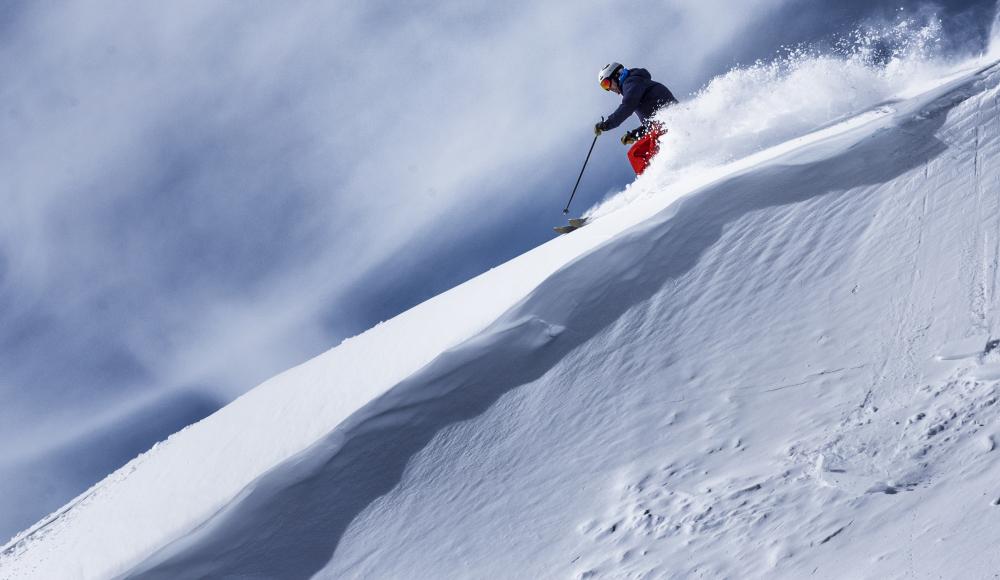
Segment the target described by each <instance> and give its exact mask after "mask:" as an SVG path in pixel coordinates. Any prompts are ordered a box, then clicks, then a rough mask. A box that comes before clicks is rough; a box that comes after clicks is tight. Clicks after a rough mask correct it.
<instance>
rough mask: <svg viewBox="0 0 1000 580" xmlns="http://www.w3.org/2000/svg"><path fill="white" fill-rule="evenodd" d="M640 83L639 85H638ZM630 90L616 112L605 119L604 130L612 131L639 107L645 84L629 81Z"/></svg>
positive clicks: (626, 92)
mask: <svg viewBox="0 0 1000 580" xmlns="http://www.w3.org/2000/svg"><path fill="white" fill-rule="evenodd" d="M637 85H638V86H637ZM628 88H629V90H627V91H625V94H624V95H623V96H622V104H621V105H618V108H617V109H615V112H614V113H611V115H610V116H609V117H608V118H607V119H606V120H605V121H604V123H603V124H602V125H603V126H602V127H601V130H602V131H610V130H612V129H614V128H615V127H617V126H618V125H621V124H622V123H624V122H625V119H628V118H629V116H630V115H632V113H634V112H635V110H636V109H638V108H639V101H640V100H642V92H643V91H642V89H644V88H645V86H644V85H641V84H640V83H629V87H628Z"/></svg>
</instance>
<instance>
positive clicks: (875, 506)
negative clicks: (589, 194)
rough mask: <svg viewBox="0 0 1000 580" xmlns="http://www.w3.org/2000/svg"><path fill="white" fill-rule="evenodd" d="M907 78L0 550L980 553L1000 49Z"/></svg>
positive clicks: (642, 210) (327, 361) (157, 566)
mask: <svg viewBox="0 0 1000 580" xmlns="http://www.w3.org/2000/svg"><path fill="white" fill-rule="evenodd" d="M896 88H897V89H898V90H897V91H896V92H895V93H893V94H882V93H879V94H877V95H875V96H874V97H873V98H874V99H875V102H873V103H870V105H868V106H866V107H864V108H862V109H861V110H854V114H852V115H846V116H845V115H841V114H839V113H838V115H837V117H838V118H837V119H835V120H834V121H831V122H827V123H820V125H822V126H821V127H819V128H818V129H817V130H814V131H798V130H797V131H795V132H794V134H792V135H783V139H784V137H792V138H791V139H790V140H782V139H778V140H777V141H775V142H774V143H771V145H773V146H771V147H769V148H767V149H765V150H763V151H759V152H756V153H754V154H752V155H750V156H741V155H734V156H733V158H731V159H729V158H726V159H720V160H719V163H720V164H717V165H713V166H712V167H709V168H704V167H702V168H699V169H698V170H696V171H695V170H692V171H686V172H682V173H683V175H676V176H673V177H671V178H669V179H668V178H667V177H666V176H665V175H666V173H667V169H669V167H670V163H671V158H670V157H669V156H665V157H664V158H663V160H661V161H660V167H658V168H657V169H656V170H654V171H653V172H652V173H651V174H650V175H647V176H644V177H643V178H642V179H640V180H638V181H637V182H636V183H635V184H633V185H632V186H630V189H629V190H628V191H626V192H625V193H624V195H626V196H629V201H630V203H628V204H621V208H620V209H618V210H617V211H613V212H611V211H609V212H607V213H605V214H603V215H602V217H600V218H599V219H597V220H596V221H595V222H594V223H593V224H592V225H588V226H587V227H586V228H583V229H581V230H579V231H577V232H574V233H573V234H571V235H569V236H566V237H562V238H559V239H556V240H553V241H552V242H550V243H548V244H546V245H544V246H541V247H539V248H537V249H535V250H533V251H531V252H529V253H527V254H525V255H524V256H521V257H519V258H517V259H515V260H513V261H511V262H509V263H507V264H504V265H503V266H501V267H498V268H496V269H494V270H492V271H490V272H487V273H485V274H483V275H481V276H479V277H477V278H475V279H473V280H471V281H469V282H468V283H466V284H463V285H462V286H459V287H457V288H455V289H453V290H451V291H449V292H446V293H444V294H442V295H440V296H438V297H436V298H434V299H432V300H430V301H428V302H426V303H424V304H422V305H420V306H418V307H416V308H414V309H412V310H410V311H408V312H406V313H404V314H402V315H400V316H399V317H397V318H395V319H393V320H391V321H389V322H386V323H384V324H381V325H379V326H377V327H375V328H373V329H372V330H370V331H368V332H366V333H365V334H363V335H361V336H358V337H356V338H354V339H351V340H349V341H345V342H344V343H343V344H341V345H340V346H338V347H337V348H335V349H333V350H331V351H330V352H328V353H326V354H324V355H322V356H320V357H318V358H316V359H314V360H312V361H310V362H308V363H306V364H304V365H301V366H300V367H297V368H295V369H292V370H290V371H288V372H286V373H284V374H282V375H280V376H278V377H275V378H274V379H272V380H270V381H268V382H266V383H264V384H263V385H261V386H260V387H258V388H257V389H255V390H254V391H252V392H250V393H248V394H247V395H245V396H243V397H241V398H240V399H238V400H237V401H235V402H234V403H232V404H231V405H229V406H227V407H225V408H224V409H222V410H221V411H219V412H218V413H216V414H214V415H212V416H210V417H209V418H207V419H205V420H203V421H201V422H200V423H198V424H196V425H194V426H192V427H190V428H188V429H185V430H183V431H181V432H180V433H178V434H176V435H174V436H172V437H171V438H170V439H168V440H167V441H166V442H164V443H162V444H160V445H157V446H156V447H154V448H153V449H152V450H150V451H149V452H147V453H145V454H144V455H142V456H140V457H138V458H136V459H135V460H134V461H133V462H131V463H130V464H128V465H127V466H125V467H124V468H122V469H121V470H119V471H118V472H116V473H114V474H112V475H111V476H109V477H108V478H107V479H106V480H105V481H103V482H101V483H100V484H98V485H96V486H95V487H94V488H92V489H91V490H89V491H88V492H87V493H85V494H84V495H82V496H81V497H79V498H77V499H76V500H75V501H74V502H72V503H71V504H70V505H68V506H66V507H65V508H63V509H62V510H60V511H59V512H57V513H55V514H53V515H52V516H50V517H49V518H47V519H46V520H44V521H42V522H39V523H38V524H37V525H35V526H34V527H32V528H31V529H29V530H26V531H25V532H24V533H22V534H20V535H19V536H18V537H17V538H15V539H14V540H13V541H12V542H11V543H9V544H8V545H7V546H5V547H4V548H3V552H2V555H0V576H2V577H4V578H106V577H114V576H121V577H129V578H182V577H183V578H198V577H225V576H230V577H261V578H272V577H273V578H307V577H319V578H344V577H359V578H469V577H480V578H505V577H509V578H532V577H534V578H542V577H577V578H589V577H611V578H621V577H676V578H688V577H694V576H698V575H702V576H705V577H763V576H768V577H784V578H802V577H809V576H812V577H820V578H842V577H843V578H864V577H871V578H894V577H898V578H903V577H907V578H909V577H916V576H920V575H927V576H938V575H943V576H946V577H954V576H962V577H986V576H988V575H989V574H993V573H994V572H995V571H996V570H998V569H1000V552H998V551H997V550H996V549H995V546H996V544H997V542H998V541H1000V526H998V525H997V518H1000V507H997V505H998V504H1000V487H997V481H1000V461H998V458H1000V455H997V452H996V451H995V447H996V442H997V438H998V437H1000V404H998V403H1000V348H997V344H998V341H997V339H998V338H1000V328H998V322H1000V320H998V312H997V309H996V304H997V301H996V294H997V291H998V278H1000V272H998V269H1000V268H998V265H1000V233H998V232H1000V227H998V226H1000V223H998V210H1000V183H998V179H1000V166H998V160H1000V140H998V137H1000V122H998V113H1000V104H998V103H1000V69H998V67H997V66H995V65H993V64H989V63H972V64H966V65H961V66H958V67H957V68H953V69H950V70H948V71H946V72H942V73H940V74H938V75H936V76H930V77H928V78H926V79H921V84H920V85H916V86H909V85H908V86H897V87H896ZM664 145H665V146H666V147H669V142H668V141H666V142H665V143H664Z"/></svg>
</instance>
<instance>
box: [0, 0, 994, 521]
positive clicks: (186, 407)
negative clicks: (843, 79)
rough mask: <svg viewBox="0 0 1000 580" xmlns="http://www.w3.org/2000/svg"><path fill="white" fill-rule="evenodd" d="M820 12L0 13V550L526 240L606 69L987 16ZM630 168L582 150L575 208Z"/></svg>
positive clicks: (684, 83)
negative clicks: (227, 408)
mask: <svg viewBox="0 0 1000 580" xmlns="http://www.w3.org/2000/svg"><path fill="white" fill-rule="evenodd" d="M831 4H832V3H829V2H816V1H808V0H703V1H700V2H697V3H692V2H686V1H681V0H659V1H651V0H634V1H629V2H620V1H619V2H610V1H609V2H593V3H587V4H582V3H568V2H553V1H543V2H524V1H520V0H517V1H513V2H506V3H494V2H463V1H435V2H429V1H419V0H418V1H414V2H409V3H405V4H402V5H401V4H399V3H395V2H392V3H390V2H386V1H373V2H364V3H360V2H308V1H303V2H297V3H276V2H263V1H248V2H224V1H214V2H204V1H193V0H179V1H177V2H172V3H170V4H169V5H168V4H164V3H154V2H126V1H123V0H122V1H105V2H92V1H86V0H83V1H77V2H48V3H33V2H27V1H23V2H22V1H8V2H4V3H0V79H3V80H2V82H0V139H2V146H0V176H2V178H0V397H2V400H3V401H4V404H3V405H2V406H0V537H3V538H7V537H9V536H11V535H13V534H14V533H15V532H17V531H18V530H20V529H22V528H24V527H26V526H28V525H30V524H31V523H32V522H34V521H35V520H37V519H38V518H40V517H42V516H44V515H45V514H46V513H48V512H49V511H51V510H53V509H56V508H57V507H59V506H60V505H62V504H63V503H65V502H66V501H68V500H69V499H71V498H72V497H73V496H75V495H76V494H78V493H80V492H82V491H83V490H85V489H86V488H87V487H88V486H89V485H91V484H93V483H95V482H96V481H98V480H99V479H100V478H102V477H103V476H104V475H106V474H107V473H108V472H110V471H112V470H113V469H115V468H116V467H118V466H120V465H122V464H123V463H124V462H126V461H127V460H128V459H130V458H132V457H133V456H135V455H136V454H137V453H140V452H142V451H143V450H145V449H147V448H148V447H149V446H150V445H151V444H152V443H154V442H156V441H158V440H161V439H163V438H164V437H166V436H167V435H169V434H170V433H171V432H173V431H175V430H177V429H179V428H181V427H183V426H184V425H187V424H189V423H191V422H192V421H196V420H197V419H199V418H201V417H203V416H205V415H207V414H209V413H211V412H212V411H213V410H215V409H217V408H218V407H219V406H221V405H224V404H225V403H226V402H228V401H230V400H232V399H233V398H235V397H237V396H239V395H240V394H241V393H243V392H245V391H246V390H248V389H250V388H252V387H253V386H255V385H256V384H258V383H260V382H261V381H263V380H265V379H266V378H268V377H270V376H272V375H274V374H276V373H278V372H280V371H282V370H284V369H286V368H289V367H291V366H293V365H295V364H298V363H300V362H303V361H305V360H307V359H308V358H310V357H312V356H315V355H316V354H319V353H321V352H323V351H325V350H327V349H329V348H331V347H334V346H336V345H337V344H338V343H339V342H340V341H341V340H343V339H344V338H347V337H350V336H353V335H355V334H357V333H359V332H362V331H364V330H365V329H367V328H369V327H371V326H372V325H373V324H376V323H378V322H379V321H382V320H386V319H388V318H391V317H392V316H394V315H395V314H398V313H399V312H401V311H403V310H405V309H406V308H409V307H410V306H413V305H415V304H418V303H420V302H421V301H423V300H425V299H427V298H430V297H431V296H433V295H435V294H437V293H439V292H441V291H443V290H446V289H448V288H450V287H452V286H454V285H455V284H458V283H460V282H462V281H464V280H466V279H468V278H470V277H472V276H475V275H476V274H478V273H480V272H483V271H485V270H488V269H489V268H491V267H493V266H496V265H498V264H500V263H502V262H504V261H506V260H508V259H510V258H513V257H514V256H516V255H518V254H520V253H522V252H524V251H526V250H528V249H530V248H532V247H534V246H537V245H538V244H541V243H544V242H545V241H546V240H548V239H550V238H551V237H552V236H553V235H554V234H553V233H552V231H551V226H553V225H557V224H559V223H561V222H562V220H563V219H564V218H563V216H562V213H561V209H562V207H563V205H564V204H565V202H566V199H567V197H568V195H569V192H570V190H571V188H572V185H573V182H574V181H575V179H576V175H577V173H578V171H579V168H580V164H581V163H582V161H583V158H584V156H585V154H586V152H587V149H588V147H589V146H590V142H591V139H592V138H593V133H592V127H593V124H594V123H595V122H597V120H599V119H600V117H601V116H602V115H607V114H608V113H610V112H611V111H612V110H613V109H614V107H615V106H616V105H617V103H618V101H617V100H616V98H615V97H614V96H613V95H610V94H608V93H605V92H603V91H601V90H600V89H599V88H598V87H597V86H596V82H595V80H596V73H597V71H598V70H599V69H600V68H601V67H602V66H603V65H604V64H606V63H607V62H609V61H612V60H614V61H619V62H622V63H625V64H626V65H627V66H642V67H644V68H647V69H649V70H650V72H651V73H652V74H653V76H654V78H655V79H658V80H661V81H662V82H664V83H666V84H667V85H668V86H669V87H670V88H671V89H672V90H673V92H674V93H675V94H676V95H677V96H678V97H679V98H681V99H682V100H683V99H684V98H685V97H686V96H689V95H691V94H692V93H693V92H695V91H697V90H698V89H699V88H700V87H702V86H704V84H705V83H706V82H707V81H708V80H710V79H711V78H712V77H713V76H715V75H717V74H720V73H723V72H725V71H726V70H728V69H729V68H731V67H732V66H735V65H737V64H739V63H747V62H752V61H753V60H754V59H757V58H767V57H768V56H770V55H773V54H774V53H775V51H777V50H778V49H779V48H780V47H781V46H782V45H789V44H794V43H800V42H810V43H812V42H826V41H829V40H830V39H831V38H832V37H833V35H835V34H838V33H844V32H846V31H848V30H850V29H851V28H852V27H854V26H857V25H858V24H859V23H863V22H871V21H878V20H892V19H893V18H897V17H898V11H899V9H900V7H903V9H904V12H906V13H907V14H924V13H929V12H934V13H937V14H939V15H940V16H941V18H942V23H943V25H944V27H945V32H946V35H945V37H946V39H947V41H946V42H947V43H948V44H949V46H948V49H949V50H965V51H974V50H976V47H977V46H981V44H982V41H983V38H984V36H985V34H986V29H987V28H988V27H989V23H990V22H991V21H992V17H993V3H992V1H978V2H977V1H967V2H939V3H937V4H934V5H931V4H928V3H916V2H880V1H875V2H872V1H865V2H850V1H849V2H838V3H836V5H835V6H831ZM630 126H631V125H630V124H629V123H627V124H626V126H623V127H622V130H624V129H627V128H629V127H630ZM631 177H632V175H631V171H630V169H629V166H628V163H627V161H626V160H625V157H624V150H623V149H622V147H621V146H620V145H619V144H618V142H617V133H615V134H614V136H613V137H605V138H603V139H600V140H599V141H598V144H597V146H596V148H595V151H594V155H593V157H592V159H591V162H590V165H589V166H588V168H587V172H586V174H585V176H584V179H583V182H582V183H581V186H580V191H579V192H578V194H577V198H576V200H575V201H574V206H573V207H574V213H579V212H582V211H583V210H584V209H586V208H587V207H589V206H590V205H593V204H594V203H595V202H597V201H599V200H600V199H602V198H603V197H605V196H606V195H607V194H609V193H612V192H615V191H618V190H620V189H621V188H622V187H623V186H624V185H625V184H627V183H628V182H629V181H630V180H631Z"/></svg>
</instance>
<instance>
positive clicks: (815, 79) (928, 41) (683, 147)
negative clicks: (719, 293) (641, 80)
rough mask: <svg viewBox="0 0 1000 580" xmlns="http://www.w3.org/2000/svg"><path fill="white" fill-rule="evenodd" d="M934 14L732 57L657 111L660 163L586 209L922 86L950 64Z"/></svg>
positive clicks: (610, 206)
mask: <svg viewBox="0 0 1000 580" xmlns="http://www.w3.org/2000/svg"><path fill="white" fill-rule="evenodd" d="M939 34H940V23H939V22H938V21H936V20H931V21H930V22H928V23H926V24H924V25H922V26H921V25H918V24H917V23H916V22H915V21H914V20H910V19H907V20H901V21H899V22H897V23H895V24H894V25H891V26H884V27H878V28H865V29H858V30H856V31H855V32H854V33H853V34H851V35H850V36H848V37H844V38H842V39H840V40H839V41H838V42H837V43H836V44H837V48H836V49H834V50H820V49H818V48H814V47H795V48H789V49H787V50H786V51H785V53H784V54H783V55H781V56H780V57H778V58H775V59H773V60H769V61H758V62H756V63H753V64H752V65H750V66H745V67H736V68H734V69H732V70H731V71H729V72H728V73H726V74H724V75H720V76H718V77H716V78H714V79H712V80H711V81H710V82H709V83H708V85H706V86H705V88H704V89H702V90H701V91H699V92H698V94H696V95H694V97H693V98H691V99H690V100H686V101H684V102H682V103H680V104H678V105H676V106H673V107H668V108H666V109H664V110H662V111H661V112H660V113H659V114H658V115H657V119H658V120H659V121H660V122H662V123H663V125H664V126H665V127H668V128H669V135H668V136H666V137H664V138H663V139H662V140H661V151H660V153H659V155H658V158H657V163H655V164H654V165H653V167H652V168H651V169H650V170H649V171H647V173H646V174H645V175H644V176H643V177H642V178H641V179H638V180H636V182H635V183H634V184H632V185H631V186H629V187H628V188H626V190H625V191H624V192H620V193H616V194H614V195H612V196H611V197H610V198H609V199H607V200H605V201H604V202H603V203H601V204H599V205H598V206H597V207H595V208H592V209H591V210H590V211H588V212H587V214H588V215H592V216H601V215H605V214H607V213H609V212H612V211H616V210H617V209H619V208H621V207H622V206H624V205H628V204H629V203H632V202H633V201H635V199H637V198H639V197H642V196H656V195H660V192H661V191H662V190H663V189H664V188H665V187H667V186H669V185H670V184H672V183H675V182H677V181H678V180H680V179H684V178H685V177H687V176H691V175H695V176H697V175H701V174H703V173H704V172H705V171H706V170H708V169H711V168H713V167H717V166H719V165H722V164H725V163H729V162H731V161H733V160H736V159H741V158H744V157H746V156H747V155H750V154H753V153H756V152H759V151H762V150H765V149H767V148H768V147H772V146H775V145H778V144H780V143H784V142H786V141H789V140H791V139H794V138H796V137H800V136H802V135H805V134H806V133H810V132H812V131H814V130H815V129H816V128H817V127H821V126H823V125H827V124H830V123H835V122H839V121H842V120H844V119H845V118H847V117H850V116H854V115H856V114H857V113H858V112H859V111H863V110H866V109H869V108H871V107H875V106H876V105H878V104H879V103H883V102H886V101H888V100H891V99H897V98H900V97H901V96H904V95H906V94H908V93H910V92H914V91H915V92H920V91H922V90H925V89H926V85H927V84H928V83H933V82H935V81H936V80H938V79H940V78H941V77H942V76H943V75H944V74H946V72H947V71H948V70H949V69H952V68H954V67H955V65H954V64H949V63H948V62H947V61H946V60H945V59H943V58H941V57H939V56H937V55H936V54H935V47H936V41H937V40H938V35H939Z"/></svg>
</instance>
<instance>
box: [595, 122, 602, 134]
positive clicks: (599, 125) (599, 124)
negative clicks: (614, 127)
mask: <svg viewBox="0 0 1000 580" xmlns="http://www.w3.org/2000/svg"><path fill="white" fill-rule="evenodd" d="M603 124H604V121H601V122H600V123H598V124H596V125H594V136H595V137H596V136H599V135H600V134H601V133H603V132H604V129H603V128H602V127H601V125H603Z"/></svg>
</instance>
